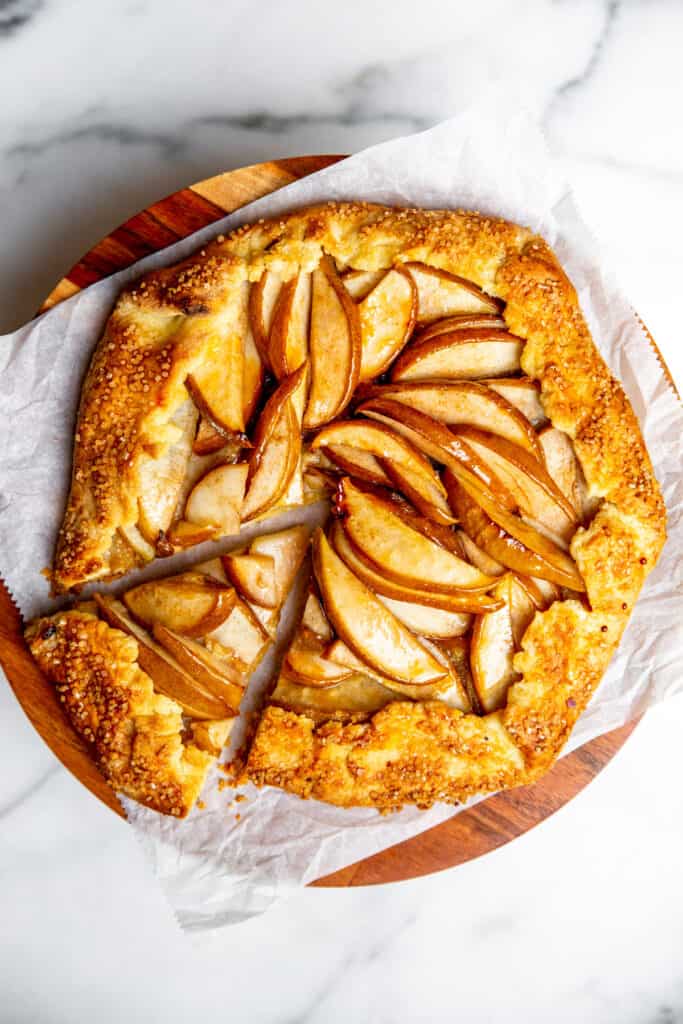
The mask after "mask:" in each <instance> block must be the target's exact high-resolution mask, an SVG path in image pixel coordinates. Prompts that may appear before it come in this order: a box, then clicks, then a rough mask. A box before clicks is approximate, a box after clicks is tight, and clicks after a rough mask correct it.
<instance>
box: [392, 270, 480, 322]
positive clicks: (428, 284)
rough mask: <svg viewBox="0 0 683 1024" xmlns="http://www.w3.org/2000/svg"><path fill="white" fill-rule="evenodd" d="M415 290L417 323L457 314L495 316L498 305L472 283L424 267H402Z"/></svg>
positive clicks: (441, 271) (444, 272)
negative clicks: (408, 275) (491, 314)
mask: <svg viewBox="0 0 683 1024" xmlns="http://www.w3.org/2000/svg"><path fill="white" fill-rule="evenodd" d="M403 267H404V268H405V269H406V270H407V271H408V273H409V274H410V276H411V277H412V279H413V281H414V282H415V287H416V288H417V300H418V313H417V318H418V320H419V321H420V323H429V322H430V321H432V320H440V319H441V318H442V317H447V316H453V315H454V314H457V313H468V314H470V313H498V312H499V310H500V303H499V302H498V300H497V299H494V298H492V297H491V296H490V295H487V294H486V293H485V292H483V291H482V290H481V288H479V287H477V285H476V284H475V283H474V282H473V281H468V280H466V279H465V278H464V277H457V276H456V275H455V274H451V273H449V272H448V271H447V270H441V269H439V268H438V267H430V266H428V265H427V264H425V263H404V264H403Z"/></svg>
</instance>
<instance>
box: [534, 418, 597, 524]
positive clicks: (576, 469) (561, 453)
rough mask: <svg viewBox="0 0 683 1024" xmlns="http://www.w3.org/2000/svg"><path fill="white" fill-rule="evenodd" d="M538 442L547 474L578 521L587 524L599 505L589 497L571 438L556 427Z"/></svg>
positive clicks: (545, 433)
mask: <svg viewBox="0 0 683 1024" xmlns="http://www.w3.org/2000/svg"><path fill="white" fill-rule="evenodd" d="M538 438H539V441H540V443H541V447H542V449H543V455H544V457H545V464H546V466H547V467H548V472H549V473H550V475H551V477H552V478H553V480H554V481H555V482H556V484H557V486H558V487H559V489H560V491H561V492H562V494H564V496H565V498H566V499H567V501H568V502H569V503H570V505H571V507H572V508H573V509H574V511H575V513H576V516H577V517H578V519H580V520H581V521H582V522H586V521H587V520H588V519H589V518H590V516H591V515H592V514H593V512H595V509H596V507H597V501H595V500H594V499H590V498H589V497H588V488H587V486H586V479H585V477H584V475H583V470H582V469H581V466H580V465H579V460H578V459H577V457H576V453H575V452H574V446H573V445H572V442H571V440H570V438H569V437H568V435H567V434H565V433H564V432H563V431H561V430H558V429H557V428H556V427H546V428H545V430H542V431H541V432H540V434H539V435H538Z"/></svg>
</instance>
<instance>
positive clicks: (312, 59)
mask: <svg viewBox="0 0 683 1024" xmlns="http://www.w3.org/2000/svg"><path fill="white" fill-rule="evenodd" d="M682 42H683V3H681V2H680V0H668V2H667V0H641V2H622V3H619V2H601V0H575V2H570V0H564V2H563V0H555V2H551V0H529V2H523V0H518V2H516V3H510V2H509V0H507V2H505V0H498V2H495V0H479V2H477V3H475V4H472V3H466V2H464V0H457V2H456V0H451V2H445V0H443V2H436V0H420V2H419V3H415V2H414V0H412V2H408V0H393V2H392V3H391V5H389V4H387V3H378V2H374V3H373V2H372V0H364V2H359V0H347V2H346V3H344V4H343V5H339V6H335V5H332V4H329V3H320V2H314V0H300V2H297V0H292V2H289V3H283V2H277V0H269V2H268V0H260V3H259V4H258V5H257V4H254V3H246V2H244V0H227V2H218V0H214V2H212V0H194V2H192V3H190V2H181V0H97V2H90V3H87V2H84V0H80V2H79V0H0V225H2V233H1V235H0V253H1V254H2V258H1V261H0V331H9V330H11V329H12V328H14V327H15V326H17V325H18V324H19V323H21V322H22V321H23V320H25V319H27V318H28V317H29V316H30V315H31V313H32V311H33V310H34V309H35V308H36V307H37V305H38V304H39V301H40V299H41V298H42V297H43V295H44V294H45V293H46V292H48V291H49V290H50V288H51V287H52V285H53V284H54V282H55V281H56V280H57V279H58V278H59V277H60V276H61V274H62V273H63V272H64V271H65V270H66V269H67V268H68V266H70V265H71V264H72V263H73V262H74V261H75V260H76V259H77V258H78V257H79V256H80V255H81V253H82V252H83V251H84V250H85V249H86V248H88V247H89V246H90V245H91V244H93V243H94V242H95V241H96V240H97V239H98V238H99V237H101V236H102V235H103V234H105V233H106V232H107V231H108V230H109V229H111V228H112V227H113V226H115V225H116V224H118V223H119V222H120V221H122V220H123V219H125V218H126V217H127V216H129V215H130V214H132V213H133V212H135V211H136V210H137V209H139V208H141V207H143V206H145V205H146V204H147V203H149V202H151V201H153V200H154V199H156V198H158V197H160V196H161V195H164V194H166V193H168V192H170V191H173V190H174V189H176V188H180V187H182V186H183V185H186V184H188V183H190V182H192V181H195V180H198V179H200V178H203V177H208V176H210V175H212V174H215V173H217V172H218V171H220V170H222V169H227V168H230V167H235V166H239V165H241V164H245V163H250V162H253V161H257V160H261V159H268V158H271V157H274V156H286V155H295V154H298V153H309V152H343V151H353V150H357V149H360V148H362V147H363V146H365V145H367V144H369V143H372V142H376V141H379V140H381V139H386V138H389V137H391V136H392V135H396V134H402V133H406V132H410V131H413V130H416V129H419V128H422V127H426V126H428V125H430V124H432V123H434V122H436V121H438V120H440V119H442V118H445V117H447V116H450V115H451V114H452V113H454V112H455V111H457V110H458V109H461V108H462V106H463V105H465V104H466V103H467V102H468V100H470V99H471V98H472V97H474V96H476V95H477V94H478V93H479V92H480V91H481V90H482V88H483V87H485V85H486V84H488V83H490V82H494V81H503V82H510V83H515V84H517V85H518V84H520V83H523V84H525V85H526V86H527V87H528V89H529V95H530V97H531V99H532V102H533V103H534V104H535V105H536V108H537V110H538V114H539V117H540V118H542V121H543V124H544V126H545V129H546V132H547V136H548V139H549V142H550V144H551V146H552V148H553V149H554V151H555V152H556V153H557V154H558V155H560V156H561V157H562V158H563V160H564V161H565V163H566V167H567V172H568V175H569V177H570V178H571V180H572V181H573V182H574V184H575V188H576V193H577V197H578V200H579V203H580V206H581V208H582V212H583V214H584V216H585V217H586V219H587V221H588V222H589V224H591V225H592V227H593V229H594V231H595V233H596V235H597V236H598V238H599V239H600V242H601V244H602V246H603V248H604V251H605V254H606V259H607V260H608V261H609V263H610V264H611V265H612V266H613V267H614V268H615V270H616V271H617V273H618V276H619V277H620V279H621V281H622V283H623V285H624V287H625V289H626V291H627V292H628V294H629V295H630V296H631V298H632V301H633V304H634V306H635V307H636V308H637V309H638V310H639V312H640V313H641V315H642V317H643V319H644V320H645V322H646V323H647V324H648V326H649V327H650V329H651V330H652V332H653V334H654V335H655V337H656V338H657V341H658V343H659V345H660V347H661V349H662V351H663V352H664V354H665V357H666V358H667V360H668V362H669V365H670V366H671V368H672V370H673V371H674V374H675V376H677V379H678V381H679V384H683V354H682V352H681V344H680V327H679V324H678V322H677V318H676V316H675V313H674V304H678V303H679V301H680V300H679V294H678V292H679V289H680V283H679V282H680V276H681V269H682V268H681V252H680V248H681V247H680V238H681V237H683V188H682V186H683V133H682V132H681V127H680V111H681V109H682V107H683V74H682V73H681V43H682ZM0 386H1V383H0ZM3 428H4V430H3V433H5V432H6V433H5V440H3V443H11V425H7V424H3ZM682 730H683V703H682V702H681V700H678V701H673V702H671V703H669V704H668V705H665V706H664V707H662V708H659V709H658V710H656V711H654V712H652V713H650V714H649V715H648V716H647V719H646V720H645V722H644V723H643V724H641V725H640V726H639V727H638V729H637V731H636V733H635V734H634V736H633V738H632V739H631V740H630V741H629V743H628V744H627V745H626V747H625V748H624V749H623V750H622V751H621V753H620V754H619V755H618V757H617V758H616V759H615V761H614V762H613V763H612V764H611V765H610V766H609V767H608V768H607V770H606V771H605V772H603V773H602V775H601V776H600V777H599V778H598V779H597V780H596V781H595V782H593V783H592V785H591V786H590V787H589V788H588V790H586V791H585V792H584V793H583V794H581V795H580V796H579V797H578V798H577V799H576V800H574V801H573V802H572V803H571V804H570V805H569V806H567V807H566V808H564V809H563V810H562V811H561V812H559V813H558V814H557V815H556V816H555V817H553V818H552V819H549V820H548V821H547V822H545V823H544V824H543V825H542V826H540V827H539V828H537V829H536V830H534V831H533V832H531V833H530V834H529V835H527V836H525V837H523V838H521V839H519V840H517V841H516V842H515V843H513V844H512V845H510V846H509V847H507V848H504V849H502V850H500V851H498V852H496V853H494V854H491V855H489V856H488V857H485V858H483V859H482V860H480V861H474V862H472V863H470V864H468V865H466V866H464V867H460V868H457V869H455V870H453V871H449V872H445V873H443V874H441V875H436V876H433V877H431V878H428V879H423V880H420V881H416V882H410V883H403V884H400V885H392V886H384V887H380V888H376V889H368V890H356V891H348V892H347V891H343V892H335V891H322V890H312V891H305V892H297V893H293V894H292V895H291V896H290V897H289V898H288V899H287V900H285V901H283V902H282V903H280V904H279V905H278V906H277V907H275V908H274V909H273V910H272V911H270V912H269V913H268V914H267V915H266V916H265V917H263V918H259V919H256V920H252V921H250V922H247V923H246V924H244V925H241V926H239V927H236V928H233V929H231V930H229V931H227V932H224V933H221V934H220V935H218V936H216V937H215V938H214V939H213V940H212V941H211V942H210V943H209V944H208V945H206V946H203V947H201V948H197V947H195V946H194V945H192V944H190V943H189V942H188V940H187V939H185V938H184V937H182V936H181V935H180V933H179V932H178V931H177V930H176V929H175V925H174V922H173V920H172V918H171V915H170V912H169V910H168V909H167V907H166V905H165V904H164V901H163V897H162V895H161V893H160V891H159V890H158V889H157V888H156V886H155V884H154V883H153V881H151V879H150V877H149V873H148V870H147V867H146V865H145V863H144V862H143V860H142V856H141V854H140V851H139V850H138V849H137V848H136V846H135V844H134V840H133V838H132V836H131V834H130V832H129V830H128V829H127V827H126V826H125V824H123V823H121V822H119V821H117V820H116V819H115V818H114V817H113V816H112V815H111V814H110V813H109V812H107V811H106V810H105V809H104V808H101V807H100V806H98V805H97V803H96V802H95V801H94V800H93V799H92V798H91V797H89V795H88V794H87V792H86V791H85V790H84V789H83V788H82V787H81V786H80V785H79V784H78V783H77V782H76V781H75V780H73V779H72V778H71V776H69V775H68V774H67V773H66V772H65V771H64V770H63V769H62V768H61V767H60V766H59V765H58V764H57V763H56V762H55V760H54V758H53V757H52V755H51V754H50V753H49V751H48V750H47V749H46V748H45V747H44V746H43V744H42V742H41V740H40V739H39V738H38V736H37V735H36V734H35V733H34V732H33V730H32V728H31V726H30V725H29V724H28V722H27V721H26V719H25V718H24V716H23V713H22V712H21V710H20V708H19V706H18V705H17V704H16V702H15V700H14V698H13V696H12V694H11V693H10V692H9V690H8V688H6V687H0V1024H24V1022H27V1024H28V1022H31V1024H33V1022H40V1024H43V1022H49V1024H62V1022H64V1024H74V1022H76V1024H80V1022H81V1021H83V1022H86V1021H87V1022H90V1021H93V1020H96V1021H97V1022H98V1024H109V1022H111V1024H114V1022H115V1024H119V1022H122V1021H125V1022H131V1024H132V1022H137V1021H140V1022H142V1021H144V1022H156V1021H164V1022H165V1024H175V1022H186V1021H194V1020H198V1019H202V1018H203V1017H204V1015H208V1014H211V1015H212V1016H213V1017H214V1018H215V1019H217V1020H223V1019H226V1020H227V1019H231V1020H234V1021H237V1022H240V1024H241V1022H243V1021H244V1022H247V1021H248V1022H249V1024H260V1022H267V1024H294V1022H297V1024H303V1022H305V1024H322V1022H325V1024H328V1022H337V1021H339V1022H341V1021H348V1020H354V1021H358V1022H361V1024H365V1022H368V1024H370V1022H372V1024H389V1022H401V1024H403V1022H414V1021H420V1022H422V1021H425V1022H442V1021H443V1022H450V1021H455V1020H462V1021H466V1022H468V1024H470V1022H474V1024H478V1022H496V1024H497V1022H510V1021H512V1022H517V1021H520V1022H521V1021H524V1022H525V1024H527V1022H529V1024H534V1022H537V1021H538V1022H544V1024H545V1022H546V1021H549V1020H552V1021H554V1022H559V1024H564V1022H567V1024H570V1022H571V1024H574V1022H590V1024H603V1022H604V1024H613V1022H619V1024H673V1022H676V1021H683V967H682V966H681V953H680V950H681V943H682V940H683V895H682V891H681V883H680V863H681V859H682V855H683V793H682V791H681V785H680V782H679V779H680V771H679V768H678V763H677V760H676V756H677V752H678V750H679V748H680V745H681V744H680V736H681V732H682Z"/></svg>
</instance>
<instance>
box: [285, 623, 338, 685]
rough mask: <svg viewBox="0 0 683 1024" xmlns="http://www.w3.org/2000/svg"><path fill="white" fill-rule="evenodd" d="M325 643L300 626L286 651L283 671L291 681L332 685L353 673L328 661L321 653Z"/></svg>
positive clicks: (302, 683)
mask: <svg viewBox="0 0 683 1024" xmlns="http://www.w3.org/2000/svg"><path fill="white" fill-rule="evenodd" d="M324 649H325V643H324V642H323V641H322V640H321V639H320V637H319V636H318V635H317V634H316V633H313V632H312V631H310V630H308V629H307V627H305V626H302V627H300V629H299V632H298V633H297V636H296V637H295V639H294V642H293V643H292V645H291V647H290V648H289V650H288V651H287V655H286V657H285V661H284V667H283V672H284V674H285V675H286V676H287V678H288V679H290V680H291V681H292V682H298V683H300V684H301V685H304V686H322V687H325V686H334V685H335V683H339V682H341V681H342V679H348V678H349V676H351V675H353V670H352V669H350V668H345V667H344V666H342V665H339V664H336V663H335V662H334V661H330V660H329V659H328V658H326V657H325V656H324V654H323V651H324Z"/></svg>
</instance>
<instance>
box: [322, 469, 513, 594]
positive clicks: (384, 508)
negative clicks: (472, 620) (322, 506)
mask: <svg viewBox="0 0 683 1024" xmlns="http://www.w3.org/2000/svg"><path fill="white" fill-rule="evenodd" d="M338 504H339V508H340V510H341V511H342V513H343V514H344V515H345V517H346V518H345V519H344V531H345V533H346V535H347V536H348V538H349V540H350V541H351V543H352V544H353V545H354V547H355V548H357V550H358V551H359V552H360V554H361V555H362V556H363V557H364V558H365V560H366V561H368V562H370V563H371V564H372V565H373V566H374V568H375V569H376V570H377V572H379V573H381V574H382V575H383V576H386V577H388V578H389V579H391V580H395V581H396V582H397V583H403V584H406V585H407V586H409V587H412V588H413V589H415V590H428V591H430V592H432V593H446V594H450V593H456V594H457V593H458V592H459V591H462V590H485V589H486V588H487V587H490V586H491V585H492V584H493V583H494V582H495V580H494V579H493V578H492V577H490V576H486V575H485V574H484V573H482V572H480V571H479V570H478V569H476V568H475V567H474V566H472V565H470V564H469V563H468V562H465V561H463V560H462V559H461V558H458V557H457V555H455V554H453V553H452V552H451V551H448V550H446V549H445V548H443V547H441V546H440V545H439V544H436V543H435V542H434V541H433V540H431V539H430V538H428V537H425V536H423V535H422V534H421V533H419V532H418V531H417V530H415V529H413V527H412V526H410V525H409V524H408V523H407V522H405V520H404V519H402V518H401V517H400V516H399V515H397V514H396V513H395V511H394V510H393V509H392V508H391V505H390V503H389V502H386V501H384V500H382V499H381V498H378V497H377V496H375V495H374V494H370V493H367V492H365V491H362V490H360V489H359V488H358V487H357V486H356V485H355V484H354V483H353V482H352V481H351V480H350V479H349V478H348V477H345V478H344V479H343V480H342V481H341V484H340V493H339V500H338Z"/></svg>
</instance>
